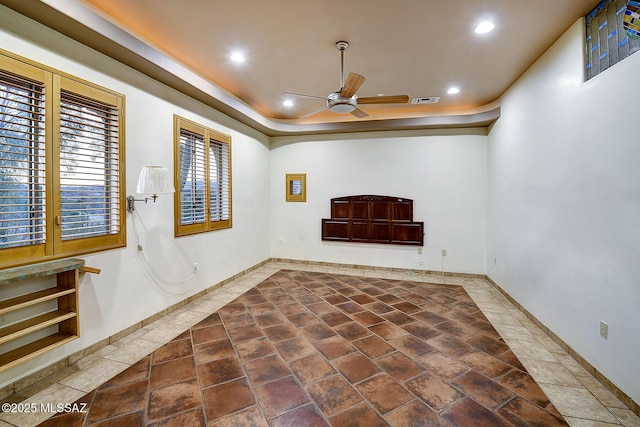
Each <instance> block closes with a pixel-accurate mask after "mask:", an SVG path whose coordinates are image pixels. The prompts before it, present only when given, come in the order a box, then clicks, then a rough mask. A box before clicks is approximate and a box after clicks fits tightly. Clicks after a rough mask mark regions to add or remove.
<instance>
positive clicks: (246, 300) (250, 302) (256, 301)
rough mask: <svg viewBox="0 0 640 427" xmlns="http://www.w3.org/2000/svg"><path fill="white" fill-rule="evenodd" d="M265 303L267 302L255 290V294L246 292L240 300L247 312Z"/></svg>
mask: <svg viewBox="0 0 640 427" xmlns="http://www.w3.org/2000/svg"><path fill="white" fill-rule="evenodd" d="M266 302H267V299H266V298H265V297H264V295H262V293H260V291H258V290H256V293H253V294H250V293H249V292H247V293H245V294H244V295H243V298H242V303H243V304H244V305H246V306H247V308H248V309H249V310H251V306H256V305H260V304H264V303H266Z"/></svg>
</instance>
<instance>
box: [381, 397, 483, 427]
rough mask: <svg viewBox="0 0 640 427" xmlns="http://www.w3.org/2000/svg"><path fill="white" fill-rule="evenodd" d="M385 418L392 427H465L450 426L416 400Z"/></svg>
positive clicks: (470, 425)
mask: <svg viewBox="0 0 640 427" xmlns="http://www.w3.org/2000/svg"><path fill="white" fill-rule="evenodd" d="M385 418H386V419H387V421H389V424H390V425H392V426H407V427H427V426H428V427H463V425H462V424H460V426H454V425H452V424H450V423H449V422H448V421H447V420H445V419H444V418H441V417H440V416H439V415H438V414H437V413H435V412H434V411H433V410H432V409H431V408H429V407H428V406H427V405H425V404H424V403H422V402H420V401H418V400H414V401H413V402H410V403H408V404H407V405H404V406H403V407H401V408H398V409H397V410H395V411H393V412H392V413H390V414H388V415H387V416H386V417H385ZM468 427H474V425H473V424H469V425H468Z"/></svg>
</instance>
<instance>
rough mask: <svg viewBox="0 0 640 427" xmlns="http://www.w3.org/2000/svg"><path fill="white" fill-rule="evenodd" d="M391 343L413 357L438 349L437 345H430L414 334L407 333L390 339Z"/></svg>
mask: <svg viewBox="0 0 640 427" xmlns="http://www.w3.org/2000/svg"><path fill="white" fill-rule="evenodd" d="M389 344H391V345H393V346H394V347H395V348H397V349H398V350H400V351H401V352H403V353H404V354H406V355H407V356H410V357H412V358H416V357H419V356H422V355H425V354H428V353H432V352H434V351H436V349H435V347H433V346H430V345H429V344H427V343H426V342H424V341H423V340H421V339H418V338H416V337H415V336H413V335H405V336H403V337H400V338H396V339H393V340H391V341H389Z"/></svg>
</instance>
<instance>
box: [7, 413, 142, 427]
mask: <svg viewBox="0 0 640 427" xmlns="http://www.w3.org/2000/svg"><path fill="white" fill-rule="evenodd" d="M140 413H142V424H137V425H138V426H144V425H145V424H144V411H140ZM86 415H87V414H84V413H80V412H69V413H61V414H58V415H54V416H52V417H51V418H48V419H47V420H45V421H43V422H41V423H40V424H38V427H82V426H83V425H84V419H85V416H86ZM8 425H11V424H8ZM134 425H135V424H134Z"/></svg>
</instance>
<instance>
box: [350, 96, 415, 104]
mask: <svg viewBox="0 0 640 427" xmlns="http://www.w3.org/2000/svg"><path fill="white" fill-rule="evenodd" d="M407 102H409V95H388V96H368V97H364V98H358V104H405V103H407Z"/></svg>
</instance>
